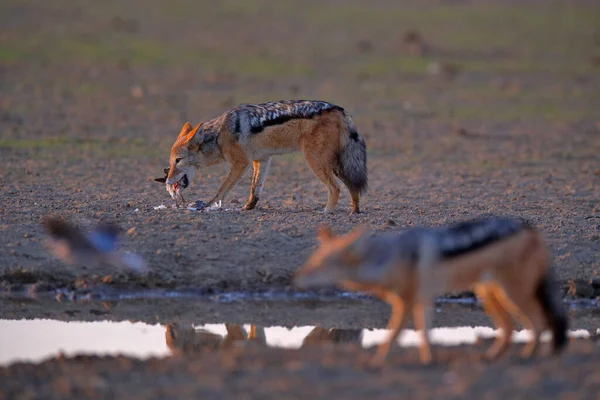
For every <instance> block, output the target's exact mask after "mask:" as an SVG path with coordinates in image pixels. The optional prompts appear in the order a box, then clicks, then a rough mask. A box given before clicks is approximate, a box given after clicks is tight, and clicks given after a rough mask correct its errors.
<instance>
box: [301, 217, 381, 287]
mask: <svg viewBox="0 0 600 400" xmlns="http://www.w3.org/2000/svg"><path fill="white" fill-rule="evenodd" d="M317 236H318V238H319V242H320V246H319V248H318V249H317V250H316V251H315V252H314V253H313V255H312V256H311V257H310V258H309V260H308V261H307V262H306V264H305V265H304V266H303V267H301V268H300V269H299V270H298V271H297V272H296V274H295V276H294V284H295V285H296V286H297V287H300V288H309V287H315V286H326V285H336V286H344V284H345V283H347V282H360V281H361V280H362V278H361V275H362V273H363V272H362V271H364V270H365V269H369V268H370V264H372V260H373V259H374V258H373V257H372V254H371V251H372V243H371V242H372V240H371V238H370V235H369V234H368V233H367V229H366V227H364V226H359V227H358V228H355V229H354V230H353V231H351V232H349V233H348V234H346V235H339V236H336V235H335V234H334V233H333V232H332V231H331V229H330V228H329V227H328V226H326V225H324V226H321V227H320V228H319V231H318V235H317Z"/></svg>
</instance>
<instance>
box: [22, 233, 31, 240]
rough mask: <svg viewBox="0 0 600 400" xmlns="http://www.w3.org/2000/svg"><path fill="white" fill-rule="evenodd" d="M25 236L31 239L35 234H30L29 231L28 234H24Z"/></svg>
mask: <svg viewBox="0 0 600 400" xmlns="http://www.w3.org/2000/svg"><path fill="white" fill-rule="evenodd" d="M23 237H24V238H25V239H29V238H32V237H33V235H31V234H29V233H26V234H24V235H23Z"/></svg>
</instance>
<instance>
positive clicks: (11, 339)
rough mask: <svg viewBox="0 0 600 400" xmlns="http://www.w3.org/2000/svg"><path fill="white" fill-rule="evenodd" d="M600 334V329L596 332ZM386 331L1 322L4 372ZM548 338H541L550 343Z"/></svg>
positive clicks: (459, 331) (409, 334) (409, 333)
mask: <svg viewBox="0 0 600 400" xmlns="http://www.w3.org/2000/svg"><path fill="white" fill-rule="evenodd" d="M597 332H599V333H600V329H598V330H597ZM386 334H387V330H385V329H374V330H368V329H326V328H322V327H315V326H299V327H294V328H291V329H288V328H286V327H281V326H271V327H261V326H256V325H236V324H206V325H198V326H187V327H183V326H179V325H177V324H167V325H160V324H156V325H150V324H146V323H141V322H135V323H132V322H127V321H124V322H112V321H97V322H64V321H57V320H49V319H33V320H0V343H1V347H0V366H4V365H9V364H11V363H14V362H40V361H43V360H44V359H46V358H49V357H54V356H56V355H58V354H59V353H63V354H65V355H66V356H74V355H80V354H86V355H118V354H122V355H127V356H131V357H137V358H141V359H146V358H149V357H168V356H170V355H173V354H175V353H189V352H195V351H199V350H201V349H203V348H207V347H209V348H213V349H218V348H226V347H230V346H238V345H247V344H256V345H259V346H260V345H266V346H272V347H281V348H291V349H298V348H301V347H304V346H310V345H322V344H324V343H338V342H354V343H360V345H361V346H363V347H365V348H368V347H371V346H374V345H377V344H379V343H381V342H382V341H383V340H385V337H386ZM496 334H497V331H495V330H494V329H492V328H488V327H481V326H478V327H457V328H446V327H442V328H434V329H433V330H432V331H431V340H432V342H433V343H434V344H438V345H445V346H450V345H458V344H465V343H474V342H475V341H476V340H477V339H478V338H480V337H483V338H490V337H494V336H495V335H496ZM569 335H570V336H571V337H580V338H586V337H589V335H590V332H588V331H587V330H577V331H570V333H569ZM548 338H549V334H546V335H545V336H543V337H542V340H548ZM528 339H529V332H527V331H524V330H523V331H515V332H514V333H513V340H514V341H515V342H523V341H526V340H528ZM398 343H399V344H400V345H401V346H404V347H408V346H416V345H417V344H418V343H419V337H418V332H415V331H414V330H406V331H404V332H403V334H402V335H401V337H400V338H399V339H398Z"/></svg>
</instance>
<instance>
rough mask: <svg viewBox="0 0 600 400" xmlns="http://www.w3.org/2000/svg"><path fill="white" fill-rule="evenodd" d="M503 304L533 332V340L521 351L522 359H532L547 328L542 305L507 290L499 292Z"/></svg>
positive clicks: (516, 292) (532, 299)
mask: <svg viewBox="0 0 600 400" xmlns="http://www.w3.org/2000/svg"><path fill="white" fill-rule="evenodd" d="M497 294H498V295H499V296H500V298H501V300H500V301H501V303H502V304H504V305H506V307H507V309H508V311H509V312H510V313H511V314H512V315H513V316H514V317H516V318H517V320H518V321H519V322H520V323H521V324H522V325H523V326H524V327H525V329H528V330H529V331H530V332H531V335H532V338H531V341H530V342H529V343H527V345H526V346H525V347H524V348H523V350H522V351H521V357H522V358H529V357H532V356H533V355H534V354H535V353H536V352H537V350H538V348H539V343H540V336H541V334H542V332H543V331H544V329H545V328H546V320H545V319H544V313H543V310H542V307H541V305H540V304H539V302H538V301H537V299H535V298H534V297H533V296H527V295H526V294H524V293H520V292H518V291H516V290H515V291H512V292H509V291H507V290H506V289H505V290H503V291H498V292H497Z"/></svg>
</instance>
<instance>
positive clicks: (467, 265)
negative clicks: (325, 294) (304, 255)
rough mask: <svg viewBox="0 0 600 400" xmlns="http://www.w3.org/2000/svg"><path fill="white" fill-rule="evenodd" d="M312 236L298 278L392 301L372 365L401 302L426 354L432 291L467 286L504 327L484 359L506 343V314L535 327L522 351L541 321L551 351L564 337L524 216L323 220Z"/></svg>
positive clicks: (557, 304)
mask: <svg viewBox="0 0 600 400" xmlns="http://www.w3.org/2000/svg"><path fill="white" fill-rule="evenodd" d="M318 237H319V240H320V243H321V246H320V247H319V248H318V249H317V251H316V252H315V253H314V254H313V255H312V256H311V258H310V259H309V260H308V262H307V263H306V265H305V266H303V267H302V268H301V269H300V270H299V271H298V272H297V273H296V276H295V278H294V282H295V284H296V285H297V286H299V287H312V286H321V285H328V284H335V285H338V286H341V287H343V288H345V289H348V290H356V291H366V292H371V293H373V294H374V295H376V296H378V297H380V298H381V299H383V300H385V301H387V302H388V303H389V304H390V305H391V307H392V315H391V318H390V321H389V326H388V329H389V330H390V331H391V332H390V334H389V337H388V339H387V341H385V342H384V343H382V344H381V345H380V346H379V348H378V350H377V353H376V354H375V356H374V358H373V359H372V360H371V363H372V364H373V365H381V364H382V363H383V362H384V360H385V358H386V357H387V354H388V352H389V349H390V346H391V344H392V342H393V341H394V340H395V339H396V338H397V337H398V335H399V334H400V332H401V330H402V329H403V327H404V326H405V323H406V322H407V313H406V312H405V309H406V308H409V309H412V314H413V319H414V322H415V327H416V329H418V330H421V331H422V333H421V334H422V341H421V345H420V348H419V356H420V359H421V361H422V362H423V363H428V362H430V361H431V350H430V345H429V339H428V330H429V329H430V324H431V316H432V307H433V303H434V300H435V297H437V296H439V295H442V294H444V293H448V292H453V291H462V290H469V289H473V290H474V291H475V293H476V294H477V296H478V297H479V298H480V299H481V300H482V302H483V306H484V309H485V311H486V312H487V313H488V314H489V316H490V317H491V318H492V320H493V322H494V324H495V325H496V327H498V328H501V330H502V332H501V334H500V336H499V337H498V339H496V341H495V343H494V345H493V346H492V347H491V348H490V349H489V350H488V352H487V353H486V358H487V359H489V360H493V359H496V358H497V357H499V356H500V355H501V354H503V353H504V352H505V351H506V349H507V347H508V345H509V343H510V337H511V334H512V331H513V328H514V322H513V319H512V317H515V318H516V319H517V320H518V321H519V322H520V323H521V324H523V325H524V326H525V328H527V329H529V330H531V331H532V333H533V339H532V341H531V342H530V343H528V344H527V345H526V346H525V348H524V349H523V352H522V356H523V357H529V356H531V355H533V354H534V352H535V351H536V349H537V348H538V343H539V338H540V335H541V333H542V331H544V330H545V329H546V328H550V329H551V331H552V334H553V349H554V352H555V353H558V352H559V351H560V350H561V349H562V348H563V347H564V346H565V345H566V343H567V328H568V321H567V316H566V313H565V310H564V308H563V305H562V301H561V299H560V297H559V292H558V290H557V289H556V288H555V282H554V280H553V278H552V275H551V270H550V255H549V252H548V249H547V247H546V244H545V242H544V240H543V238H542V237H541V235H540V234H539V233H538V232H537V231H536V230H535V229H533V228H532V227H531V226H530V225H529V224H527V223H526V222H523V221H520V220H516V219H506V218H487V219H477V220H472V221H466V222H461V223H457V224H454V225H450V226H448V227H443V228H431V229H427V228H414V229H411V230H408V231H405V232H403V233H398V232H395V233H383V234H381V235H371V234H369V233H368V232H367V231H366V229H365V228H364V227H359V228H357V229H355V230H354V231H352V232H350V233H348V234H346V235H342V236H336V235H334V234H333V233H332V232H331V230H330V229H329V228H328V227H326V226H324V227H322V228H321V229H320V230H319V234H318Z"/></svg>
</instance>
